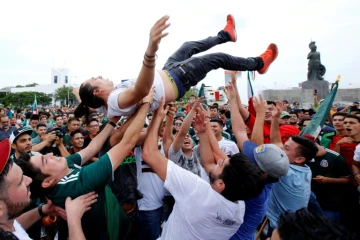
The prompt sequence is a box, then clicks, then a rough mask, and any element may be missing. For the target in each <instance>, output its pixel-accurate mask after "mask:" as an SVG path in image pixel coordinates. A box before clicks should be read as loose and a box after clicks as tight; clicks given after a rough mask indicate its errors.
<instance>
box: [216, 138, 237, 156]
mask: <svg viewBox="0 0 360 240" xmlns="http://www.w3.org/2000/svg"><path fill="white" fill-rule="evenodd" d="M218 144H219V147H220V149H221V151H223V152H224V153H225V154H226V155H230V156H232V155H235V154H237V153H239V148H238V147H237V145H236V144H235V143H234V142H233V141H230V140H227V139H225V138H222V139H221V140H220V141H218Z"/></svg>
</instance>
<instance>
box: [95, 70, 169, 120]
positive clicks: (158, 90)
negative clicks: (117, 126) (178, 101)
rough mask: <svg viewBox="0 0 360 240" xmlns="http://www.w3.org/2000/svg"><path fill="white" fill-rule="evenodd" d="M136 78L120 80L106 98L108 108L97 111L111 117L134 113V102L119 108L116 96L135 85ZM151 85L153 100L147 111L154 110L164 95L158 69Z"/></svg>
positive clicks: (135, 107)
mask: <svg viewBox="0 0 360 240" xmlns="http://www.w3.org/2000/svg"><path fill="white" fill-rule="evenodd" d="M135 83H136V79H129V80H127V81H125V82H122V83H121V84H119V85H117V86H116V87H115V89H114V90H113V91H112V92H111V93H110V95H109V98H108V102H107V103H108V109H107V111H106V109H105V107H101V108H99V109H97V110H98V112H101V113H106V112H107V117H108V118H112V117H114V116H131V115H133V114H134V113H135V111H136V109H137V104H134V105H132V106H130V107H127V108H119V105H118V96H119V94H121V93H122V92H123V91H125V90H127V89H129V88H131V87H133V86H135ZM153 86H155V90H154V91H155V92H154V101H153V103H152V104H151V108H150V110H149V112H152V111H155V110H156V109H158V108H159V106H160V100H161V97H165V88H164V83H163V81H162V78H161V75H160V74H159V72H158V71H155V75H154V83H153Z"/></svg>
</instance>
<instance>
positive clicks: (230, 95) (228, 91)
mask: <svg viewBox="0 0 360 240" xmlns="http://www.w3.org/2000/svg"><path fill="white" fill-rule="evenodd" d="M224 92H225V95H226V98H227V99H228V101H229V102H231V101H236V90H235V88H234V87H233V84H232V83H229V84H228V85H227V86H226V87H225V89H224Z"/></svg>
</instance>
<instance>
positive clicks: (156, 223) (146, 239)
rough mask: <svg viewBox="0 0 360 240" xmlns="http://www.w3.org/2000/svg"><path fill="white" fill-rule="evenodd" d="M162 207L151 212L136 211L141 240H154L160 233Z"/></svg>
mask: <svg viewBox="0 0 360 240" xmlns="http://www.w3.org/2000/svg"><path fill="white" fill-rule="evenodd" d="M162 214H163V207H161V208H158V209H155V210H151V211H138V214H137V220H138V226H139V230H140V233H141V236H142V239H143V240H156V239H158V238H159V236H160V232H161V217H162Z"/></svg>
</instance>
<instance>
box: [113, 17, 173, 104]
mask: <svg viewBox="0 0 360 240" xmlns="http://www.w3.org/2000/svg"><path fill="white" fill-rule="evenodd" d="M168 19H169V16H164V17H162V18H161V19H159V20H158V21H157V22H156V23H155V25H154V26H153V27H152V28H151V30H150V39H149V45H148V47H147V50H146V52H145V55H144V60H143V64H142V67H141V70H140V73H139V76H138V78H137V81H136V83H135V86H134V87H132V88H129V89H127V90H126V91H124V92H122V93H121V94H119V96H118V105H119V107H120V108H127V107H130V106H132V105H134V104H136V103H138V102H140V101H141V100H142V99H143V98H144V97H145V96H146V95H147V94H148V93H149V91H150V89H151V87H152V85H153V82H154V74H155V71H156V70H155V65H156V64H155V61H156V52H157V50H158V48H159V44H160V41H161V39H162V38H163V37H165V36H167V35H168V33H163V31H164V30H165V29H166V28H168V27H169V26H170V24H169V23H166V21H167V20H168Z"/></svg>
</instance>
